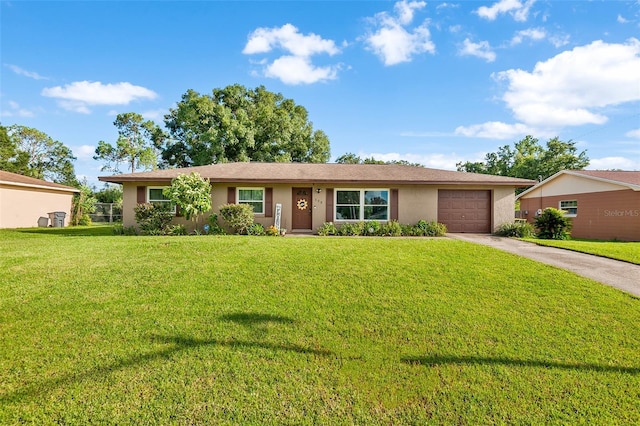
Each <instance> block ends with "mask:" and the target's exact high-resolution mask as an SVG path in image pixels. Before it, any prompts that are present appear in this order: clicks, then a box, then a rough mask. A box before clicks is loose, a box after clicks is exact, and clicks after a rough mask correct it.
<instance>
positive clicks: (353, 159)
mask: <svg viewBox="0 0 640 426" xmlns="http://www.w3.org/2000/svg"><path fill="white" fill-rule="evenodd" d="M336 163H338V164H399V165H401V166H414V167H424V165H423V164H420V163H411V162H409V161H407V160H390V161H383V160H376V159H375V158H374V157H373V156H372V157H369V158H364V159H363V158H361V157H360V156H359V155H356V154H354V153H353V152H347V153H346V154H342V155H341V156H340V157H338V158H336Z"/></svg>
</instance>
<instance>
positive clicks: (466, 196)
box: [438, 189, 491, 233]
mask: <svg viewBox="0 0 640 426" xmlns="http://www.w3.org/2000/svg"><path fill="white" fill-rule="evenodd" d="M438 222H440V223H444V224H445V225H447V230H448V231H449V232H475V233H489V232H491V191H470V190H450V189H440V190H438Z"/></svg>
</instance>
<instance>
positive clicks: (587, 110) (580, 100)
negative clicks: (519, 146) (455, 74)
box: [456, 38, 640, 139]
mask: <svg viewBox="0 0 640 426" xmlns="http://www.w3.org/2000/svg"><path fill="white" fill-rule="evenodd" d="M638 75H640V41H639V40H637V39H635V38H631V39H629V40H628V41H627V42H626V43H621V44H608V43H604V42H602V41H595V42H593V43H591V44H589V45H586V46H579V47H576V48H574V49H573V50H568V51H565V52H562V53H560V54H558V55H556V56H554V57H553V58H551V59H549V60H547V61H545V62H538V63H537V64H536V65H535V67H534V69H533V71H532V72H528V71H524V70H521V69H510V70H507V71H503V72H499V73H497V74H495V75H494V76H493V77H494V78H495V79H496V80H497V81H503V82H506V84H507V90H506V92H505V93H504V95H503V96H502V100H503V101H504V102H505V103H506V105H507V106H508V107H509V108H510V109H511V111H512V113H513V116H514V117H515V119H516V121H517V122H516V123H514V124H509V123H503V122H487V123H482V124H474V125H470V126H460V127H458V128H457V129H456V134H459V135H464V136H470V137H483V138H496V139H508V138H513V137H517V136H521V135H526V134H535V135H536V136H539V137H544V136H548V137H553V136H554V135H557V134H558V131H559V130H561V129H562V128H563V127H566V126H580V125H584V124H603V123H605V122H607V120H608V118H607V116H605V115H604V114H603V109H604V108H605V107H610V106H616V105H619V104H623V103H626V102H637V101H640V92H639V91H638V90H637V85H638V78H637V76H638ZM634 132H635V131H634ZM634 132H632V133H631V134H632V135H634V134H635V133H634Z"/></svg>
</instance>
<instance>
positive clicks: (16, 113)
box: [0, 101, 35, 117]
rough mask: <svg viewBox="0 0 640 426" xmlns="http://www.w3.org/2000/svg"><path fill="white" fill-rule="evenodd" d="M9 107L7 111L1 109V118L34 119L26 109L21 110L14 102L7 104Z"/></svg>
mask: <svg viewBox="0 0 640 426" xmlns="http://www.w3.org/2000/svg"><path fill="white" fill-rule="evenodd" d="M7 104H8V105H9V108H8V109H5V108H3V109H2V111H0V116H2V117H34V116H35V113H34V112H33V111H31V110H28V109H26V108H22V107H21V106H20V104H18V103H17V102H15V101H9V102H7Z"/></svg>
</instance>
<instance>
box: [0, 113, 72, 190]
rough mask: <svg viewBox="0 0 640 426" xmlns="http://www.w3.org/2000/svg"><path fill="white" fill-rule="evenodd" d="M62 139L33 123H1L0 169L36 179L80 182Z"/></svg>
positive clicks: (68, 182)
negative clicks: (53, 136)
mask: <svg viewBox="0 0 640 426" xmlns="http://www.w3.org/2000/svg"><path fill="white" fill-rule="evenodd" d="M75 159H76V158H75V157H74V156H73V153H72V152H71V150H70V149H69V148H68V147H66V146H65V145H64V144H63V143H62V142H59V141H56V140H53V138H51V137H50V136H49V135H47V134H46V133H43V132H41V131H40V130H37V129H33V128H31V127H26V126H19V125H13V126H9V127H8V128H5V127H2V126H0V169H2V170H6V171H9V172H13V173H19V174H22V175H25V176H31V177H34V178H37V179H44V180H49V181H52V182H56V183H61V184H64V185H70V186H79V182H78V180H77V178H76V174H75V169H74V167H73V161H74V160H75Z"/></svg>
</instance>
